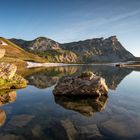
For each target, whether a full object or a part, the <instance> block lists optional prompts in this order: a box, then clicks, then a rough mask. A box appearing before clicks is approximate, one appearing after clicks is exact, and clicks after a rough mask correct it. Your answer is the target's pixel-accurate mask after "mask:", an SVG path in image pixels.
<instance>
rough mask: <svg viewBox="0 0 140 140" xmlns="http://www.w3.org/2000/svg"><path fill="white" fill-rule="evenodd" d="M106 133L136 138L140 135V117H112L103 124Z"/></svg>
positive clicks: (124, 137)
mask: <svg viewBox="0 0 140 140" xmlns="http://www.w3.org/2000/svg"><path fill="white" fill-rule="evenodd" d="M101 128H102V131H103V132H104V134H105V135H113V136H115V137H118V138H123V139H135V138H138V137H140V118H138V117H136V118H134V119H132V118H129V119H128V118H127V119H121V118H115V117H114V118H112V119H110V120H108V121H106V122H104V123H102V124H101Z"/></svg>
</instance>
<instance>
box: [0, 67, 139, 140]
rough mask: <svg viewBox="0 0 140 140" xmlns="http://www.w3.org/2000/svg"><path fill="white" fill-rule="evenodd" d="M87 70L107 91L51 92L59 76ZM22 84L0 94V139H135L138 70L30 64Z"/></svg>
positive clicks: (137, 109)
mask: <svg viewBox="0 0 140 140" xmlns="http://www.w3.org/2000/svg"><path fill="white" fill-rule="evenodd" d="M85 70H91V71H93V72H94V73H96V74H97V75H100V76H102V77H104V78H105V79H106V83H107V85H108V87H109V89H110V90H109V97H108V98H107V97H100V98H96V99H95V98H91V97H90V98H88V97H87V98H72V97H71V98H70V97H69V98H68V97H54V95H53V93H52V92H53V89H54V86H55V85H56V83H57V81H58V80H59V78H61V77H62V76H65V75H78V74H80V73H81V72H82V71H85ZM25 78H26V79H27V80H28V81H29V85H28V87H27V88H25V89H21V90H17V91H10V92H7V93H6V94H3V95H0V140H67V139H70V140H93V139H94V140H98V139H99V140H129V139H130V140H140V72H139V71H135V70H130V69H122V68H116V67H111V66H69V67H55V68H47V69H30V70H29V71H28V72H26V74H25Z"/></svg>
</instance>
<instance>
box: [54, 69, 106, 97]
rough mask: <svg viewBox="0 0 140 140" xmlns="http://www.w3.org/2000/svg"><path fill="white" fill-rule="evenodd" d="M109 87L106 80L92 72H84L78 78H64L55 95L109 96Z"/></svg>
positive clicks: (55, 90) (59, 83) (57, 86)
mask: <svg viewBox="0 0 140 140" xmlns="http://www.w3.org/2000/svg"><path fill="white" fill-rule="evenodd" d="M107 93H108V87H107V85H106V83H105V79H104V78H102V77H99V76H96V75H95V74H93V73H92V72H84V73H82V74H81V75H80V76H78V77H70V76H66V77H62V78H61V79H60V80H59V82H58V84H57V85H56V87H55V89H54V91H53V94H54V95H58V96H60V95H82V96H85V95H92V96H100V95H104V96H107Z"/></svg>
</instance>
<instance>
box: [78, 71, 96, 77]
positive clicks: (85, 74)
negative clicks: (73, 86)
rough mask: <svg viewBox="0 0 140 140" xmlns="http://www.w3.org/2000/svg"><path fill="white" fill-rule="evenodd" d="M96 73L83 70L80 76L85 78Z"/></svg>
mask: <svg viewBox="0 0 140 140" xmlns="http://www.w3.org/2000/svg"><path fill="white" fill-rule="evenodd" d="M93 75H94V74H93V72H92V71H85V72H82V73H81V75H80V77H81V78H84V77H92V76H93Z"/></svg>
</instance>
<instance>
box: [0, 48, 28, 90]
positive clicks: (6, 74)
mask: <svg viewBox="0 0 140 140" xmlns="http://www.w3.org/2000/svg"><path fill="white" fill-rule="evenodd" d="M2 53H5V51H3V49H2V50H1V49H0V54H2ZM2 56H4V54H2V55H1V56H0V57H2ZM16 71H17V66H15V65H14V64H10V63H4V62H2V63H0V90H3V89H20V88H24V87H26V86H27V81H26V80H25V79H24V78H23V77H21V76H19V75H17V74H16Z"/></svg>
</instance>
